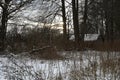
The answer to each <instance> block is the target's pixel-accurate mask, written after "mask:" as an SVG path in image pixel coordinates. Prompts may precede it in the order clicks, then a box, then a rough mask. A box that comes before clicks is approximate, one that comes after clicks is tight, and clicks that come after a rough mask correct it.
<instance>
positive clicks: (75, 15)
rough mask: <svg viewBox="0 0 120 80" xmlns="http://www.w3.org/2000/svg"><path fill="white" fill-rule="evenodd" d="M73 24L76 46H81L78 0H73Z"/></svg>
mask: <svg viewBox="0 0 120 80" xmlns="http://www.w3.org/2000/svg"><path fill="white" fill-rule="evenodd" d="M72 10H73V26H74V35H75V46H76V48H78V46H79V40H80V39H79V20H78V0H72Z"/></svg>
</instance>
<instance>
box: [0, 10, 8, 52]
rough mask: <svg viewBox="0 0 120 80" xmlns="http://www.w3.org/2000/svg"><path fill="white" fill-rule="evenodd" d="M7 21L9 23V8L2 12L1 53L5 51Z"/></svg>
mask: <svg viewBox="0 0 120 80" xmlns="http://www.w3.org/2000/svg"><path fill="white" fill-rule="evenodd" d="M7 21H8V10H7V8H4V9H3V12H2V19H1V26H0V51H4V49H5V39H6V29H7Z"/></svg>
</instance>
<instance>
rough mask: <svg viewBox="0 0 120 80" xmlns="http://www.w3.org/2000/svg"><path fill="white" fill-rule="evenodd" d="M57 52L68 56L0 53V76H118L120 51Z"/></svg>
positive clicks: (54, 79)
mask: <svg viewBox="0 0 120 80" xmlns="http://www.w3.org/2000/svg"><path fill="white" fill-rule="evenodd" d="M59 54H61V55H63V56H65V57H66V58H67V59H64V60H38V59H30V58H28V57H25V56H22V55H13V54H9V55H1V56H0V80H120V76H119V74H120V61H119V59H120V54H119V52H97V51H84V52H76V51H74V52H59ZM109 60H111V61H110V62H109ZM106 64H107V65H106Z"/></svg>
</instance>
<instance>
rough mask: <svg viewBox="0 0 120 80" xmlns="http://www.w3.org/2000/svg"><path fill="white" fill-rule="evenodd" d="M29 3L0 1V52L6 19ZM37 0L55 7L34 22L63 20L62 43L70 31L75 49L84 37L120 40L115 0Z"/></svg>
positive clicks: (27, 1) (11, 0)
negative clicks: (94, 35) (91, 36)
mask: <svg viewBox="0 0 120 80" xmlns="http://www.w3.org/2000/svg"><path fill="white" fill-rule="evenodd" d="M33 1H35V0H1V1H0V20H1V24H0V51H3V50H4V49H5V48H6V34H7V27H8V20H10V19H11V18H13V17H14V15H15V14H16V13H17V12H19V11H20V10H22V9H23V8H24V7H25V6H26V5H30V4H32V2H33ZM38 1H39V0H38ZM41 1H42V2H50V3H51V4H56V5H57V6H54V7H56V8H55V9H53V7H52V9H50V10H51V12H49V14H47V15H46V16H45V17H43V15H42V16H41V17H42V18H41V19H38V20H39V21H38V22H41V21H43V20H45V21H44V23H52V22H53V21H54V19H55V17H56V16H61V17H62V21H63V39H64V43H66V42H67V41H68V40H69V38H70V36H71V31H72V30H73V32H74V36H75V47H78V46H79V44H80V42H81V41H83V42H84V37H85V34H96V33H97V34H100V37H101V40H102V41H103V42H104V41H105V40H107V41H114V40H116V39H119V38H120V37H119V36H120V27H119V26H120V22H119V19H120V16H119V15H120V5H119V4H120V1H119V0H41ZM57 1H58V2H57ZM46 6H47V5H46ZM49 7H51V6H49ZM28 8H29V7H28ZM43 9H44V8H43ZM47 9H48V8H46V11H48V10H47ZM51 15H52V16H51ZM37 18H39V17H37ZM48 18H49V19H48ZM33 21H34V20H33Z"/></svg>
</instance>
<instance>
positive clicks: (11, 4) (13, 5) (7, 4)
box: [0, 0, 33, 51]
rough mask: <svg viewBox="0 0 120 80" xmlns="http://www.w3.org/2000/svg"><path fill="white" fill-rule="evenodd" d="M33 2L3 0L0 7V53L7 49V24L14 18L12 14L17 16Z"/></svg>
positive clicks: (29, 0)
mask: <svg viewBox="0 0 120 80" xmlns="http://www.w3.org/2000/svg"><path fill="white" fill-rule="evenodd" d="M32 1H33V0H1V1H0V7H1V8H2V13H1V25H0V51H3V50H4V49H5V38H6V31H7V22H8V20H9V19H10V18H11V17H12V15H11V14H15V13H16V12H17V11H19V10H20V9H21V8H22V7H23V6H25V5H26V4H28V3H31V2H32Z"/></svg>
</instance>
